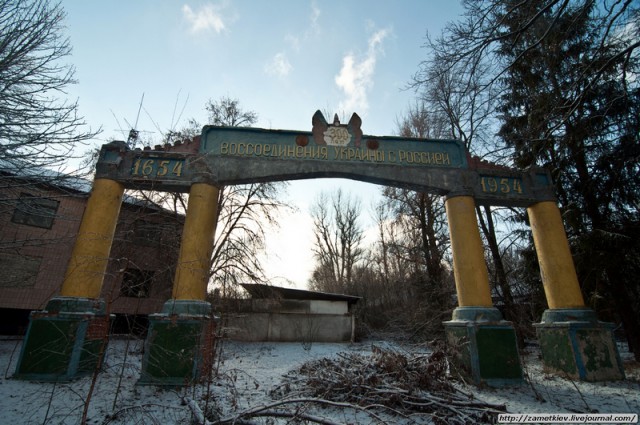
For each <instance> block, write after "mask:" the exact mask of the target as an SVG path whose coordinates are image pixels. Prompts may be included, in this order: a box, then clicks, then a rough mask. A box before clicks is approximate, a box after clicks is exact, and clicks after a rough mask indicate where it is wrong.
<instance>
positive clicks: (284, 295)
mask: <svg viewBox="0 0 640 425" xmlns="http://www.w3.org/2000/svg"><path fill="white" fill-rule="evenodd" d="M242 287H243V288H244V289H245V290H246V291H247V292H248V293H249V295H251V297H252V298H277V299H288V300H321V301H346V302H348V303H349V304H350V305H351V304H355V303H357V302H358V301H359V300H360V299H361V298H362V297H356V296H354V295H344V294H332V293H329V292H316V291H306V290H304V289H292V288H283V287H281V286H271V285H261V284H257V283H243V284H242Z"/></svg>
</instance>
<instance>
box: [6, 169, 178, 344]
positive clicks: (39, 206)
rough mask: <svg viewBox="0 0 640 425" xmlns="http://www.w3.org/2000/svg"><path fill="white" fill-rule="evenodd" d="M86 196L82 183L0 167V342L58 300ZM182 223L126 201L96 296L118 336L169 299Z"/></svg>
mask: <svg viewBox="0 0 640 425" xmlns="http://www.w3.org/2000/svg"><path fill="white" fill-rule="evenodd" d="M0 165H3V164H0ZM90 190H91V182H89V181H87V180H84V179H78V178H73V177H69V176H65V175H62V174H58V173H53V172H50V171H45V172H39V173H38V172H37V171H36V172H34V170H32V169H31V170H30V172H29V173H25V172H22V171H19V170H16V168H15V167H11V166H7V165H4V166H1V167H0V334H2V333H5V334H7V333H22V332H24V331H25V330H26V326H27V324H28V315H29V312H30V311H32V310H39V309H42V308H44V306H45V305H46V303H47V301H48V300H49V299H50V298H51V297H52V296H54V295H57V294H59V291H60V287H61V285H62V282H63V279H64V274H65V271H66V267H67V263H68V261H69V258H70V256H71V250H72V249H73V245H74V241H75V237H76V234H77V232H78V228H79V226H80V221H81V218H82V214H83V212H84V209H85V206H86V202H87V199H88V197H89V192H90ZM182 222H183V216H182V215H179V214H175V213H173V212H171V211H168V210H165V209H162V208H160V207H159V206H158V205H157V204H155V203H153V202H151V201H148V200H142V199H140V198H138V197H133V196H127V195H125V200H124V201H123V204H122V207H121V211H120V216H119V221H118V225H117V228H116V234H115V238H114V241H113V245H112V248H111V254H110V262H109V267H108V269H107V273H106V276H105V280H104V285H103V288H102V298H103V299H104V300H105V301H106V302H107V306H108V307H107V308H108V311H109V312H110V313H111V314H115V315H116V320H115V324H116V326H119V327H120V330H125V329H122V325H123V324H124V323H128V320H129V319H132V318H144V317H145V316H146V315H148V314H150V313H155V312H159V311H160V310H161V308H162V305H163V304H164V302H165V301H166V300H167V299H169V298H170V297H171V285H172V281H173V275H174V271H175V264H176V261H177V255H178V250H179V247H180V233H181V229H182ZM124 319H126V320H124ZM143 323H144V320H143Z"/></svg>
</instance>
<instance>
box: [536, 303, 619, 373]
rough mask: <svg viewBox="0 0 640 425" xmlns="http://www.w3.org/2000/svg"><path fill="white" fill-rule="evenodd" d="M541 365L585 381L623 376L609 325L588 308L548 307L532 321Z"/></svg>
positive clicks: (611, 328) (554, 371)
mask: <svg viewBox="0 0 640 425" xmlns="http://www.w3.org/2000/svg"><path fill="white" fill-rule="evenodd" d="M535 327H536V334H537V336H538V340H539V342H540V351H541V353H542V361H543V363H544V366H545V368H546V369H547V370H548V371H550V372H553V373H555V374H558V375H561V376H567V377H570V378H572V379H581V380H585V381H612V380H620V379H624V378H625V375H624V368H623V366H622V361H621V359H620V354H619V352H618V347H617V345H616V342H615V338H614V335H613V327H614V326H613V324H611V323H604V322H599V321H597V319H596V315H595V312H593V310H590V309H586V308H583V309H556V310H554V309H549V310H546V311H545V312H544V314H543V316H542V323H538V324H535Z"/></svg>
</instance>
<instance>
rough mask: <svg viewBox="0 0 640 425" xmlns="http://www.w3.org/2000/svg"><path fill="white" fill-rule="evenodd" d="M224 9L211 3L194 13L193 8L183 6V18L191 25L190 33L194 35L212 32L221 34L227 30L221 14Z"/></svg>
mask: <svg viewBox="0 0 640 425" xmlns="http://www.w3.org/2000/svg"><path fill="white" fill-rule="evenodd" d="M222 9H223V7H220V6H216V5H213V4H210V3H209V4H204V5H202V6H201V7H200V9H198V10H197V11H194V10H193V9H191V6H189V5H188V4H185V5H184V6H182V16H183V17H184V19H185V20H186V21H187V23H188V24H189V29H190V31H191V32H192V33H194V34H195V33H198V32H202V31H211V30H213V31H215V32H216V33H218V34H219V33H221V32H222V31H224V30H225V28H226V25H225V22H224V19H223V17H222V14H221V11H222Z"/></svg>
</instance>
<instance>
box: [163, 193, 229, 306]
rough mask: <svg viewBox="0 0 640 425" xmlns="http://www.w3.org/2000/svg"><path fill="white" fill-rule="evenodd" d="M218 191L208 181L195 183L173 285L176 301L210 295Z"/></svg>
mask: <svg viewBox="0 0 640 425" xmlns="http://www.w3.org/2000/svg"><path fill="white" fill-rule="evenodd" d="M218 193H219V190H218V188H217V187H215V186H212V185H210V184H207V183H194V184H193V185H192V186H191V191H190V192H189V204H188V205H187V216H186V218H185V222H184V228H183V229H182V242H181V244H180V257H179V258H178V267H177V269H176V276H175V280H174V284H173V294H172V297H173V298H174V299H176V300H200V301H204V300H205V297H206V295H207V281H208V278H209V266H210V261H211V251H212V249H213V236H214V233H215V231H216V220H217V218H218Z"/></svg>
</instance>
